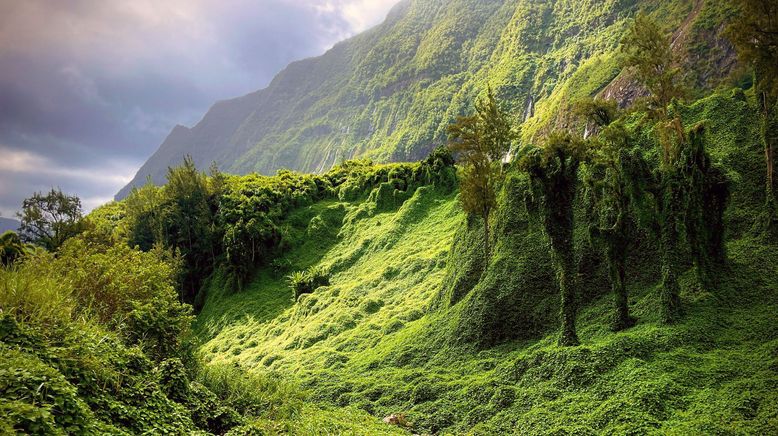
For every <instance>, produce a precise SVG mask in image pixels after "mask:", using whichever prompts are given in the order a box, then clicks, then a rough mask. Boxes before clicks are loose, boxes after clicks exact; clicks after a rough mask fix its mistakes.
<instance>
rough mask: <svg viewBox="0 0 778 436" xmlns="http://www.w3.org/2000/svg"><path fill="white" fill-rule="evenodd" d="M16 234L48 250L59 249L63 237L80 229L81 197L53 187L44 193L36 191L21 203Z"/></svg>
mask: <svg viewBox="0 0 778 436" xmlns="http://www.w3.org/2000/svg"><path fill="white" fill-rule="evenodd" d="M17 216H18V217H19V218H20V219H21V224H20V226H19V236H20V237H21V239H22V241H24V242H30V243H33V244H36V245H40V246H42V247H44V248H46V249H47V250H50V251H54V250H56V249H58V248H59V247H60V246H61V245H62V243H63V242H65V240H66V239H68V238H70V237H72V236H75V235H77V234H78V233H80V232H81V217H82V212H81V200H80V199H79V198H78V197H76V196H71V195H67V194H65V193H63V192H62V191H61V190H60V189H54V188H52V189H51V191H50V192H49V193H47V194H45V195H44V194H43V193H42V192H36V193H35V194H33V196H32V197H30V198H27V199H25V200H24V202H23V203H22V212H21V213H18V214H17Z"/></svg>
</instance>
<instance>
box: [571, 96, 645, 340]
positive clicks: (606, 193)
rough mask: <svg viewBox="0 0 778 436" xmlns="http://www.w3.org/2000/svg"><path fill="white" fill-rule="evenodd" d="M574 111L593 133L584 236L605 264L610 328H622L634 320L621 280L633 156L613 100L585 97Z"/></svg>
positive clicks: (632, 189) (627, 237)
mask: <svg viewBox="0 0 778 436" xmlns="http://www.w3.org/2000/svg"><path fill="white" fill-rule="evenodd" d="M574 111H575V112H576V113H577V114H578V115H579V116H581V117H583V118H584V120H586V124H587V130H588V127H589V124H594V127H595V129H597V130H599V132H600V133H599V134H598V135H597V136H596V137H594V138H593V139H592V142H593V146H592V147H591V149H592V152H591V156H590V159H588V162H587V168H586V172H585V176H584V185H585V186H586V189H585V191H584V196H585V199H586V205H587V208H586V218H587V220H588V221H589V225H588V228H589V237H590V239H591V240H592V241H593V242H594V243H595V245H598V246H600V247H601V248H602V250H603V252H604V254H605V261H606V263H607V265H608V277H609V279H610V283H611V290H612V292H613V300H614V309H615V312H614V317H613V322H612V324H611V328H612V329H613V330H614V331H620V330H624V329H626V328H629V327H632V326H633V325H634V324H635V319H634V318H633V317H631V316H630V314H629V304H628V295H627V286H626V277H625V271H626V261H627V248H628V245H629V240H630V229H631V228H632V226H631V225H630V212H631V203H632V201H631V196H633V195H635V193H636V192H638V189H636V186H635V185H634V184H633V183H632V182H633V179H632V178H631V177H630V174H631V171H630V170H631V168H630V167H631V166H632V165H633V163H634V160H635V159H634V156H633V154H632V153H630V151H629V135H628V133H627V131H626V128H625V127H624V126H623V124H622V123H619V122H616V123H614V120H615V119H616V118H617V117H618V111H617V107H616V104H615V102H613V101H604V100H595V99H585V100H582V101H581V102H579V103H578V104H577V105H576V106H575V107H574Z"/></svg>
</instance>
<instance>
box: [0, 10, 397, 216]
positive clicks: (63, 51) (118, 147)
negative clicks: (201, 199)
mask: <svg viewBox="0 0 778 436" xmlns="http://www.w3.org/2000/svg"><path fill="white" fill-rule="evenodd" d="M396 2H397V0H318V1H317V0H253V1H249V0H110V1H106V0H0V216H5V217H10V216H13V215H14V214H15V213H16V212H17V211H18V210H19V209H20V207H21V203H22V200H23V199H24V198H26V197H29V196H30V195H32V194H33V193H34V192H37V191H48V190H49V189H51V188H52V187H58V188H60V189H62V190H63V191H65V192H67V193H69V194H75V195H78V196H79V197H80V198H81V200H82V203H83V206H84V209H85V211H88V210H91V209H92V208H94V207H96V206H98V205H100V204H103V203H105V202H108V201H110V200H111V199H112V198H113V195H114V194H115V193H116V192H117V191H118V190H119V189H120V188H121V187H122V186H124V185H125V184H126V183H127V182H129V181H130V180H131V179H132V177H133V175H134V174H135V172H136V171H137V170H138V168H139V167H140V166H141V165H142V164H143V162H144V161H145V160H146V158H148V157H149V156H150V155H151V154H152V153H153V152H154V151H155V150H156V149H157V147H158V146H159V144H161V143H162V141H163V140H164V138H165V136H167V134H168V133H169V132H170V130H171V129H172V128H173V126H175V125H176V124H182V125H185V126H192V125H194V124H196V123H197V122H198V121H199V120H200V118H202V116H203V115H204V114H205V112H206V111H207V110H208V108H209V107H210V106H211V105H212V104H213V103H214V102H216V101H217V100H224V99H227V98H232V97H237V96H240V95H244V94H247V93H249V92H252V91H256V90H258V89H261V88H263V87H265V86H267V84H268V83H269V82H270V80H271V79H272V78H273V76H274V75H275V74H276V73H277V72H278V71H280V70H281V69H283V68H284V67H285V66H286V65H287V64H288V63H289V62H291V61H294V60H297V59H302V58H306V57H310V56H316V55H319V54H322V53H324V52H325V51H326V50H327V49H328V48H330V47H332V45H333V44H334V43H336V42H338V41H340V40H343V39H345V38H347V37H349V36H351V35H354V34H356V33H359V32H361V31H363V30H365V29H367V28H369V27H372V26H374V25H376V24H378V23H380V22H381V21H382V20H383V19H384V17H385V16H386V14H387V13H388V11H389V9H390V8H391V6H392V5H393V4H395V3H396Z"/></svg>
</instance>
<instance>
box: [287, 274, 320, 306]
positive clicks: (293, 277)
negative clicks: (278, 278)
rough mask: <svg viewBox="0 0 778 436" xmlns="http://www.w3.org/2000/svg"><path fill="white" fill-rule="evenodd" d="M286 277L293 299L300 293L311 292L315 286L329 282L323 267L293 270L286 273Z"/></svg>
mask: <svg viewBox="0 0 778 436" xmlns="http://www.w3.org/2000/svg"><path fill="white" fill-rule="evenodd" d="M286 279H287V281H288V282H289V286H290V287H291V288H292V291H293V292H294V299H295V300H297V299H298V298H299V297H300V295H303V294H310V293H313V291H315V290H316V289H317V288H319V287H321V286H328V285H329V284H330V278H329V275H328V274H327V273H326V272H325V271H324V269H322V268H319V267H311V268H308V269H307V270H305V271H295V272H293V273H292V274H290V275H288V276H287V277H286Z"/></svg>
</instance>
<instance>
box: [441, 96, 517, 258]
mask: <svg viewBox="0 0 778 436" xmlns="http://www.w3.org/2000/svg"><path fill="white" fill-rule="evenodd" d="M448 133H449V147H450V148H451V150H452V151H453V152H455V153H457V154H458V155H459V158H460V159H461V162H462V164H463V170H462V175H463V177H462V180H461V182H460V200H461V203H462V208H463V209H464V210H465V212H467V213H470V214H474V215H478V216H479V217H481V219H482V220H483V229H484V257H485V258H487V259H488V258H489V257H490V254H491V249H490V236H489V217H490V216H491V213H492V211H493V210H494V208H495V207H496V206H497V194H496V192H495V191H496V188H497V185H498V183H499V180H500V178H501V177H502V166H501V161H502V159H503V157H504V156H505V155H506V154H507V153H508V150H509V149H510V145H511V141H512V140H513V138H514V132H513V131H512V130H511V126H510V121H509V120H508V116H507V114H505V112H503V111H502V110H501V109H500V106H499V104H498V103H497V100H496V98H495V97H494V93H492V89H491V88H487V96H486V99H483V100H479V101H477V102H476V104H475V114H473V115H469V116H460V117H457V121H456V123H454V124H451V125H450V126H449V127H448Z"/></svg>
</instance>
